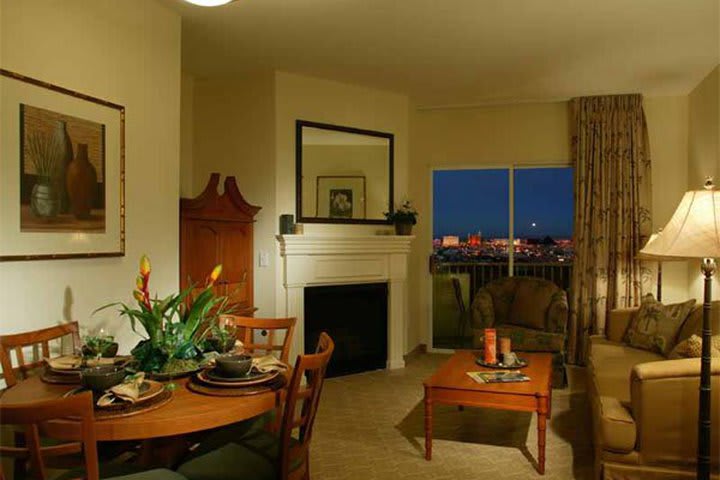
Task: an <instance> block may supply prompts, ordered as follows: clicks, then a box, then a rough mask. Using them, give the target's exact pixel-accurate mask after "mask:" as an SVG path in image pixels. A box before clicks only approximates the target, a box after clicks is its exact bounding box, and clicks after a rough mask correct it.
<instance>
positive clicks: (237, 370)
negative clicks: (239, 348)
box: [215, 355, 252, 377]
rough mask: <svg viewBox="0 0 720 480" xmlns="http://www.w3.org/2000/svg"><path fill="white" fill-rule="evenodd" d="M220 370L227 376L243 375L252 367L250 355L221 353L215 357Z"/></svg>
mask: <svg viewBox="0 0 720 480" xmlns="http://www.w3.org/2000/svg"><path fill="white" fill-rule="evenodd" d="M215 365H216V367H217V370H218V372H219V373H220V374H221V375H225V376H226V377H243V376H245V375H247V374H248V372H249V371H250V368H251V367H252V357H251V356H250V355H221V356H219V357H217V358H216V359H215Z"/></svg>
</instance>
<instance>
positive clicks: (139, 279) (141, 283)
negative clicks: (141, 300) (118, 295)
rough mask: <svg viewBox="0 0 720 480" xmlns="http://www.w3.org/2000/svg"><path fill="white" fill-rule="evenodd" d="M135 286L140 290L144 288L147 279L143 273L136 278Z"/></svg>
mask: <svg viewBox="0 0 720 480" xmlns="http://www.w3.org/2000/svg"><path fill="white" fill-rule="evenodd" d="M135 286H136V287H137V289H138V290H142V289H143V288H144V287H145V281H144V280H143V277H142V275H138V276H137V278H136V279H135Z"/></svg>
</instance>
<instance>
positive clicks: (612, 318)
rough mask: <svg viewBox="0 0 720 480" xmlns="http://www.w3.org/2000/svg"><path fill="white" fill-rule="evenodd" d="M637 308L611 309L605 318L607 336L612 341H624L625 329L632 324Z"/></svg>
mask: <svg viewBox="0 0 720 480" xmlns="http://www.w3.org/2000/svg"><path fill="white" fill-rule="evenodd" d="M637 311H638V309H637V308H617V309H615V310H611V311H610V313H609V314H608V316H607V319H606V320H605V336H606V337H607V339H608V340H610V341H612V342H622V340H623V337H624V336H625V331H626V330H627V328H628V325H630V320H632V317H633V315H635V312H637Z"/></svg>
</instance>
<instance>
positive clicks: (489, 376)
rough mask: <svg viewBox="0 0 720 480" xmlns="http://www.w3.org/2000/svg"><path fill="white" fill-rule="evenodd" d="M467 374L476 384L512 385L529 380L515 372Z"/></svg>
mask: <svg viewBox="0 0 720 480" xmlns="http://www.w3.org/2000/svg"><path fill="white" fill-rule="evenodd" d="M467 374H468V376H469V377H470V378H472V379H473V380H475V381H476V382H478V383H513V382H527V381H529V380H530V377H528V376H527V375H525V374H522V373H520V372H517V371H505V370H503V371H498V372H467Z"/></svg>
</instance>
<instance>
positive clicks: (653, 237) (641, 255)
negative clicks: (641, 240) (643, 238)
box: [637, 232, 664, 260]
mask: <svg viewBox="0 0 720 480" xmlns="http://www.w3.org/2000/svg"><path fill="white" fill-rule="evenodd" d="M659 236H660V233H659V232H658V233H653V234H650V238H648V241H647V243H646V244H645V246H644V247H643V248H642V249H641V250H640V251H639V252H638V254H637V258H638V260H663V258H664V257H656V256H655V255H650V254H648V253H645V252H644V250H645V249H646V248H647V247H648V246H649V245H651V244H652V243H653V242H654V241H655V240H657V238H658V237H659Z"/></svg>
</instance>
